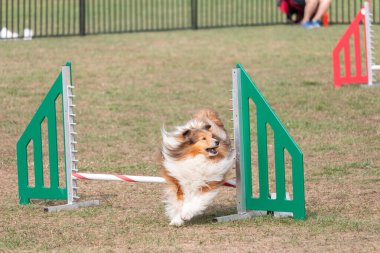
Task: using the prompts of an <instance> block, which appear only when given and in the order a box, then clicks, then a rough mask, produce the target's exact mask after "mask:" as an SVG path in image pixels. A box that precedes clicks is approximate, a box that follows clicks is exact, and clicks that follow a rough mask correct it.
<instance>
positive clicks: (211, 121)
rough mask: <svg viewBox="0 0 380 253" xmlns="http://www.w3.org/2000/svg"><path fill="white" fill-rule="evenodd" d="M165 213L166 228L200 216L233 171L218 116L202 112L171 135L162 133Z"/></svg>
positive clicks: (231, 157)
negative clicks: (167, 224)
mask: <svg viewBox="0 0 380 253" xmlns="http://www.w3.org/2000/svg"><path fill="white" fill-rule="evenodd" d="M161 132H162V147H161V154H162V157H161V159H162V160H161V161H162V175H163V177H164V178H165V180H166V182H167V189H166V196H165V201H164V202H165V211H166V215H167V216H168V217H169V219H170V225H173V226H182V225H183V224H184V222H185V221H188V220H190V219H191V218H193V217H194V216H196V215H199V214H202V213H203V211H204V210H205V209H206V208H207V207H208V206H209V204H210V203H211V201H212V200H213V199H214V198H215V197H216V195H217V194H218V192H219V189H220V187H221V186H222V185H223V183H224V182H225V180H226V176H227V174H228V173H229V172H230V170H231V169H232V167H233V162H234V155H233V152H232V150H231V141H230V139H229V137H228V134H227V132H226V130H225V128H224V125H223V123H222V121H221V120H220V118H219V116H218V114H217V113H216V112H214V111H212V110H208V109H204V110H200V111H199V112H198V113H196V114H195V115H194V116H193V118H192V119H191V120H190V121H188V122H187V123H186V124H185V125H183V126H178V127H176V129H175V130H174V131H173V132H167V131H166V130H165V129H164V128H163V129H162V131H161Z"/></svg>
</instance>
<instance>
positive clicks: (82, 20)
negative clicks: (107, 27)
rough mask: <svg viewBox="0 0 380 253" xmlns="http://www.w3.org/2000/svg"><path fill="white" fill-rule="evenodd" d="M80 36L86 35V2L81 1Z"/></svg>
mask: <svg viewBox="0 0 380 253" xmlns="http://www.w3.org/2000/svg"><path fill="white" fill-rule="evenodd" d="M79 34H80V35H82V36H84V35H86V0H79Z"/></svg>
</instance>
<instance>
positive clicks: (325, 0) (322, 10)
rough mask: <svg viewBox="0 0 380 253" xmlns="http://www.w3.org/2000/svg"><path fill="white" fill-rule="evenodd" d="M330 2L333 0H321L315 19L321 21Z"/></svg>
mask: <svg viewBox="0 0 380 253" xmlns="http://www.w3.org/2000/svg"><path fill="white" fill-rule="evenodd" d="M330 4H331V0H319V5H318V10H317V12H316V13H315V15H314V17H313V21H320V20H321V18H322V16H323V14H325V12H326V11H327V10H328V8H329V7H330Z"/></svg>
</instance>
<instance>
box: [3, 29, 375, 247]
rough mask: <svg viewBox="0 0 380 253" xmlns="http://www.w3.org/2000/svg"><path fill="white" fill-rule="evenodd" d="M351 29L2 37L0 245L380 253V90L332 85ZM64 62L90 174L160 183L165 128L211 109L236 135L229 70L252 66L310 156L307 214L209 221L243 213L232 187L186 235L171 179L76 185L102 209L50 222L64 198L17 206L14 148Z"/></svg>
mask: <svg viewBox="0 0 380 253" xmlns="http://www.w3.org/2000/svg"><path fill="white" fill-rule="evenodd" d="M345 28H346V27H345V26H331V27H329V28H326V29H318V30H313V31H306V30H303V29H301V28H299V27H296V26H276V27H255V28H239V29H219V30H203V31H196V32H195V31H181V32H162V33H138V34H124V35H112V36H88V37H81V38H80V37H75V38H61V39H38V40H32V41H12V42H7V43H2V45H1V49H0V59H1V60H0V76H1V78H0V98H1V99H0V106H1V110H0V140H1V143H2V144H1V145H0V154H1V155H0V168H1V169H0V191H1V193H2V194H1V197H0V203H2V204H1V205H0V224H2V225H1V227H0V251H2V250H3V251H17V252H19V251H28V250H32V251H75V252H77V251H79V252H81V251H84V252H92V251H95V252H98V251H111V252H112V251H121V252H125V251H131V252H178V251H182V252H205V251H212V252H214V251H215V252H216V251H220V250H228V251H232V252H235V251H242V252H257V251H267V252H278V251H290V252H302V251H314V252H317V251H318V252H325V251H354V252H376V251H378V250H379V244H378V240H377V235H378V234H379V232H380V230H379V229H380V223H379V216H378V211H379V209H380V206H379V202H378V201H376V200H377V199H378V189H379V186H380V181H379V176H380V174H379V171H380V160H379V151H380V146H379V141H380V133H379V131H378V122H379V111H380V100H379V98H380V89H378V88H371V89H363V88H361V87H359V86H356V85H351V86H345V87H343V88H340V89H334V88H333V84H332V80H333V78H332V66H331V51H332V48H333V47H334V45H335V43H336V41H337V40H338V38H339V37H340V35H341V34H342V33H343V31H344V30H345ZM374 28H375V34H380V27H379V26H375V27H374ZM379 50H380V49H379ZM379 50H377V51H376V55H377V58H380V57H379V56H380V55H379V52H380V51H379ZM67 60H71V61H72V63H73V80H74V84H75V85H76V89H75V93H76V98H75V104H76V105H77V107H76V113H77V122H78V125H77V132H78V150H79V153H78V156H79V169H80V171H82V172H86V171H89V172H99V173H102V172H104V173H122V174H132V175H151V176H158V175H159V163H158V159H157V157H158V150H159V146H160V142H161V136H160V129H161V127H162V126H163V125H165V127H166V128H169V129H170V128H172V127H174V126H176V125H179V124H182V123H184V122H185V121H186V120H187V119H189V117H190V115H191V113H192V112H193V111H195V110H197V109H199V108H204V107H209V108H213V109H216V110H217V111H218V112H219V113H220V115H221V117H222V119H223V120H224V122H225V123H226V125H227V128H228V129H230V128H231V127H232V124H231V122H230V120H229V119H230V118H231V112H230V111H229V109H230V107H231V104H230V101H229V99H230V97H231V93H230V92H229V90H230V89H231V69H232V68H233V67H234V65H235V64H236V63H238V62H240V63H242V64H243V65H244V67H245V68H246V69H247V71H248V73H249V74H250V75H251V76H252V78H253V80H254V81H255V83H256V84H257V86H258V87H259V89H260V90H261V91H262V93H263V95H264V96H265V97H266V99H267V100H268V102H269V104H270V105H271V106H272V108H273V109H274V111H275V112H276V114H277V115H278V117H279V118H280V119H281V121H282V122H283V123H284V125H285V126H286V127H287V129H288V130H289V132H290V134H291V135H292V136H293V138H294V139H295V140H296V142H297V143H298V145H299V146H300V148H301V149H302V151H303V153H304V160H305V188H306V209H307V220H306V221H295V220H293V219H274V218H272V217H264V218H257V219H251V220H245V221H236V222H231V223H223V224H215V223H212V218H213V217H215V216H218V215H226V214H230V213H233V212H235V197H234V195H235V193H234V190H232V189H223V191H222V194H221V195H220V196H219V197H218V199H217V201H216V202H215V205H213V206H212V207H210V208H209V209H208V211H207V212H206V213H205V215H203V216H200V217H198V218H196V219H194V220H193V221H191V222H190V223H189V224H187V225H186V226H185V227H183V228H179V229H176V228H172V227H169V226H168V221H167V219H166V217H165V216H164V207H163V203H162V201H161V200H162V196H161V195H162V191H163V188H162V186H161V185H151V184H128V183H121V182H88V181H85V182H82V181H80V182H79V187H80V188H79V194H80V196H81V197H82V199H99V200H101V203H102V204H101V206H98V207H92V208H83V209H79V210H74V211H68V212H61V213H55V214H46V213H43V212H42V208H43V207H44V206H47V205H54V204H57V203H60V202H54V201H47V202H46V201H37V200H35V201H33V203H32V204H31V205H29V206H20V205H18V195H17V173H16V154H15V145H16V142H17V140H18V138H19V136H20V135H21V133H22V132H23V130H24V129H25V127H26V125H27V123H28V122H29V120H30V118H31V117H32V115H33V113H34V112H35V110H36V109H37V107H38V105H39V104H40V102H41V100H42V99H43V97H44V96H45V94H46V92H47V91H48V89H49V87H50V86H51V84H52V83H53V81H54V80H55V78H56V76H57V74H58V73H59V71H60V66H61V65H62V64H64V63H65V62H66V61H67Z"/></svg>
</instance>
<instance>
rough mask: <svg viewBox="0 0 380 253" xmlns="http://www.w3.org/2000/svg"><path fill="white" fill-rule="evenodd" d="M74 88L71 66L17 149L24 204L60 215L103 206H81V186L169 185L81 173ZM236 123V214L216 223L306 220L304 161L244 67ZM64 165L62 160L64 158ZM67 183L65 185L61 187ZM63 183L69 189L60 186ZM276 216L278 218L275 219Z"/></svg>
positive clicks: (236, 92)
mask: <svg viewBox="0 0 380 253" xmlns="http://www.w3.org/2000/svg"><path fill="white" fill-rule="evenodd" d="M73 90H74V86H73V85H72V74H71V63H70V62H68V63H67V64H66V65H65V66H63V67H62V71H61V72H60V74H59V76H58V77H57V79H56V81H55V82H54V84H53V85H52V87H51V89H50V90H49V92H48V94H47V95H46V97H45V98H44V100H43V101H42V103H41V105H40V106H39V108H38V109H37V111H36V113H35V115H34V116H33V118H32V120H31V121H30V123H29V124H28V126H27V127H26V129H25V131H24V132H23V134H22V135H21V137H20V139H19V141H18V143H17V147H16V148H17V167H18V186H19V202H20V204H29V203H30V199H51V200H66V201H67V204H66V205H60V206H53V207H48V208H46V209H45V210H46V211H51V212H54V211H59V210H64V209H73V208H78V207H83V206H92V205H99V201H97V200H91V201H82V202H81V201H79V196H78V182H77V180H112V181H124V182H131V183H134V182H142V183H164V182H165V180H164V179H163V178H161V177H146V176H129V175H110V174H93V173H79V171H78V169H77V163H78V160H77V150H76V144H77V142H76V141H75V136H76V134H77V133H76V132H75V125H76V123H75V113H74V108H75V105H74V103H73V98H74V97H75V96H74V92H73ZM232 90H233V99H232V101H233V121H234V148H235V151H236V159H235V160H236V171H237V175H236V183H235V182H234V181H227V182H225V184H224V185H225V186H229V187H235V186H236V189H237V191H236V196H237V201H236V202H237V214H235V215H230V216H226V217H218V218H216V220H217V221H228V220H234V219H242V218H247V217H253V216H257V215H266V214H268V213H274V214H275V216H293V217H294V218H296V219H305V218H306V211H305V194H304V168H303V155H302V152H301V150H300V149H299V147H298V146H297V144H296V143H295V142H294V140H293V139H292V138H291V136H290V135H289V133H288V132H287V130H286V128H285V127H284V126H283V124H282V123H281V121H280V120H279V119H278V117H277V116H276V114H275V113H274V112H273V110H272V109H271V108H270V106H269V104H268V103H267V101H266V100H265V98H264V97H263V96H262V94H261V93H260V91H259V90H258V89H257V87H256V85H255V84H254V83H253V81H252V80H251V79H250V77H249V76H248V74H247V73H246V71H245V70H244V68H243V67H242V66H241V65H237V66H236V68H235V69H234V70H233V89H232ZM60 96H61V97H62V114H63V117H62V118H63V138H64V157H63V161H64V174H65V175H60V174H62V172H61V173H60V171H59V168H58V167H59V166H58V147H57V146H58V145H57V143H58V141H57V136H58V134H60V133H58V131H57V115H56V114H57V112H56V100H57V99H58V97H60ZM249 100H251V101H253V102H254V103H255V105H256V108H257V111H256V118H257V147H258V154H257V155H258V173H259V192H260V193H259V196H253V194H252V165H251V140H250V127H251V126H250V117H251V116H253V115H249ZM45 119H48V120H47V122H48V147H49V166H48V168H49V179H50V185H49V186H46V184H45V182H44V173H46V172H44V170H43V167H44V165H43V153H42V134H41V124H42V122H43V121H44V120H45ZM267 126H270V127H271V128H272V129H273V132H274V153H275V173H276V193H270V192H269V183H268V150H267ZM31 142H33V157H32V159H33V161H34V168H29V166H30V164H28V152H27V150H28V145H30V143H31ZM285 150H286V151H287V152H288V153H289V154H290V156H291V158H292V162H291V165H292V170H291V174H292V175H291V176H292V180H293V182H292V186H291V187H292V190H293V196H292V199H290V195H289V194H288V193H287V192H286V190H285V189H286V187H285V186H286V185H285V184H286V182H285V161H284V152H285ZM61 159H62V157H61ZM31 169H34V182H35V185H34V186H32V185H29V180H30V177H32V175H29V173H28V170H31ZM60 178H64V181H65V182H60ZM60 183H61V184H62V183H65V185H64V186H60ZM276 214H277V215H276Z"/></svg>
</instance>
